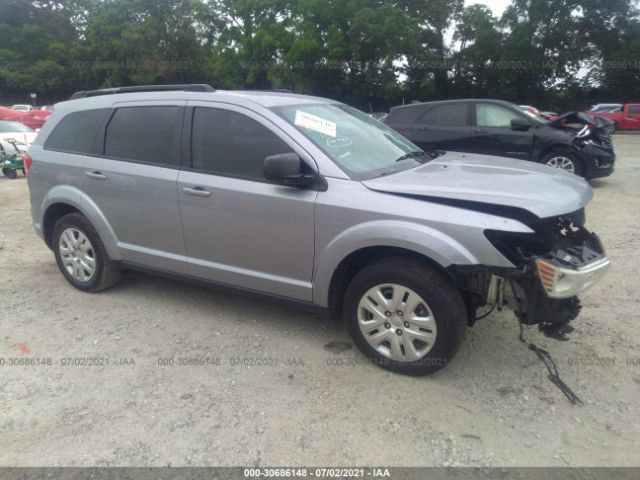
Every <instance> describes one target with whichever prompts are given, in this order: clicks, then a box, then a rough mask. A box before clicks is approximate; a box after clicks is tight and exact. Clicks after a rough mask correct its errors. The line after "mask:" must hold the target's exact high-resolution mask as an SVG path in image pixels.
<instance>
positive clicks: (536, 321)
mask: <svg viewBox="0 0 640 480" xmlns="http://www.w3.org/2000/svg"><path fill="white" fill-rule="evenodd" d="M582 223H584V210H579V211H577V212H573V213H571V214H567V215H563V216H560V217H554V218H546V219H542V220H539V221H537V222H535V224H532V225H530V226H531V228H532V229H533V230H534V233H529V234H522V233H517V234H514V233H510V232H501V231H496V230H487V231H486V232H485V235H486V236H487V238H488V239H489V241H490V242H491V243H492V244H493V245H494V246H495V247H496V248H497V249H498V250H499V251H500V253H502V254H503V255H504V256H505V257H506V258H507V259H508V260H509V261H510V262H512V263H513V264H514V265H515V266H516V268H513V269H506V268H492V267H481V266H478V267H460V266H457V267H453V270H454V272H453V273H454V275H455V276H456V279H457V282H458V285H459V286H460V288H461V289H462V291H463V294H464V295H465V299H466V302H467V310H468V313H469V324H473V323H474V322H475V321H476V320H477V319H478V318H477V316H476V311H477V310H478V309H479V308H482V307H490V308H491V310H493V309H494V308H496V309H498V310H501V309H502V308H504V307H508V308H510V309H511V310H513V311H514V313H515V315H516V317H517V318H518V320H519V322H520V323H521V324H524V325H538V326H539V329H540V330H541V331H543V332H544V333H545V334H546V335H547V336H549V337H552V338H556V339H560V340H565V339H566V334H567V333H569V332H570V331H571V330H573V329H572V328H571V327H570V326H569V322H571V320H573V319H574V318H576V317H577V316H578V314H579V312H580V301H579V299H578V297H577V294H578V293H580V292H583V291H585V290H587V289H588V288H590V287H591V286H593V285H595V284H596V283H597V282H598V281H599V280H600V279H601V278H602V277H603V276H604V274H605V273H606V271H607V270H608V268H609V265H610V262H609V260H608V259H607V257H606V255H605V252H604V249H603V247H602V244H601V242H600V240H599V238H598V236H597V235H596V234H595V233H591V232H589V231H588V230H587V229H586V228H584V227H583V226H582Z"/></svg>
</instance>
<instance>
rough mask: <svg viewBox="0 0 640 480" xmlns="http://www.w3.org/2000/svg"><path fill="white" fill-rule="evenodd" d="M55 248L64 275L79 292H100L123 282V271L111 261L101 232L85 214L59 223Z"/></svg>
mask: <svg viewBox="0 0 640 480" xmlns="http://www.w3.org/2000/svg"><path fill="white" fill-rule="evenodd" d="M63 235H64V237H63ZM83 236H84V238H86V241H84V240H82V239H83ZM52 247H53V251H54V253H55V257H56V263H57V264H58V268H59V269H60V272H62V274H63V275H64V277H65V278H66V279H67V281H68V282H69V283H70V284H71V285H73V286H74V287H76V288H77V289H78V290H82V291H83V292H99V291H101V290H106V289H107V288H109V287H111V286H113V285H115V284H116V283H117V282H118V280H120V271H119V270H118V269H117V268H116V266H115V265H114V263H113V262H112V261H111V259H109V256H108V255H107V252H106V250H105V248H104V245H103V243H102V241H101V240H100V237H99V235H98V232H96V229H95V228H94V227H93V225H91V223H90V222H89V220H87V218H86V217H85V216H84V215H82V214H81V213H70V214H68V215H65V216H64V217H62V218H61V219H60V220H58V222H57V223H56V225H55V227H54V229H53V241H52ZM63 256H64V258H63ZM92 259H93V260H92ZM91 267H93V269H92V273H91V275H89V273H90V272H91Z"/></svg>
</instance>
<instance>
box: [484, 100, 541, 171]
mask: <svg viewBox="0 0 640 480" xmlns="http://www.w3.org/2000/svg"><path fill="white" fill-rule="evenodd" d="M514 119H525V120H528V119H527V118H526V115H525V114H524V113H522V112H517V111H516V110H515V109H513V110H512V109H510V108H507V107H505V106H503V105H498V104H494V103H476V104H475V125H474V127H473V137H472V140H471V141H472V143H473V151H474V152H477V153H483V154H486V155H497V156H500V157H511V158H518V159H520V160H529V159H531V153H532V148H533V132H532V131H531V129H529V130H526V131H522V130H514V129H512V128H511V120H514Z"/></svg>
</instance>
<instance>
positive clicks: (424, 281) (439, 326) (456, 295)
mask: <svg viewBox="0 0 640 480" xmlns="http://www.w3.org/2000/svg"><path fill="white" fill-rule="evenodd" d="M381 286H382V287H383V289H382V290H380V288H379V287H381ZM385 288H386V289H387V290H386V292H385V290H384V289H385ZM389 288H391V292H389V290H388V289H389ZM371 292H383V293H386V294H387V295H388V296H390V297H391V299H389V298H386V299H385V300H386V301H388V302H390V303H389V304H387V305H386V306H384V305H383V302H382V301H381V299H380V297H379V296H378V297H375V295H374V294H372V293H371ZM415 295H417V296H418V297H419V300H420V302H418V303H417V306H416V307H415V308H413V309H412V308H411V307H410V306H409V304H411V303H416V297H415ZM373 297H375V298H376V299H377V300H378V307H381V306H384V307H385V308H384V309H385V310H386V309H387V308H389V310H386V315H385V314H384V313H383V312H382V311H381V310H382V309H379V312H380V313H379V314H378V315H374V314H373V313H372V311H371V309H370V307H371V306H372V304H371V301H370V300H373ZM395 299H400V301H398V302H397V303H396V306H391V303H393V300H395ZM405 299H406V300H405ZM403 300H404V303H403ZM361 302H365V303H366V305H367V307H366V308H363V306H362V303H361ZM374 302H375V300H374ZM405 306H406V309H405V308H404V307H405ZM403 309H404V315H405V316H402V315H400V313H399V312H400V311H402V310H403ZM391 310H395V311H394V312H393V313H392V315H391V316H387V315H388V314H389V313H391ZM383 315H384V318H385V320H384V321H383V320H382V319H383ZM343 316H344V320H345V322H346V324H347V327H348V330H349V333H350V335H351V337H352V339H353V341H354V343H355V344H356V346H357V347H358V348H359V349H360V351H362V353H363V354H364V355H365V356H367V357H369V358H370V359H371V360H372V361H373V362H374V363H375V364H376V365H378V366H381V367H382V368H385V369H387V370H391V371H393V372H396V373H401V374H404V375H413V376H418V375H429V374H432V373H434V372H436V371H438V370H440V369H441V368H443V367H445V366H446V365H447V364H448V363H449V361H451V359H452V358H453V357H454V356H455V354H456V353H457V351H458V349H459V348H460V345H461V344H462V341H463V339H464V334H465V331H466V328H467V313H466V308H465V305H464V301H463V299H462V296H461V294H460V292H459V291H458V289H457V288H456V286H455V285H454V284H453V282H451V280H449V279H448V278H446V277H445V276H444V275H443V274H441V273H440V272H438V271H436V270H435V269H433V268H431V267H429V266H427V265H425V264H423V263H420V262H419V261H416V260H415V259H408V258H404V257H393V258H388V259H385V260H382V261H380V262H378V263H375V264H373V265H371V266H368V267H366V268H364V269H363V270H361V271H360V272H359V273H357V274H356V275H355V277H354V278H353V279H352V280H351V283H350V284H349V286H348V287H347V291H346V295H345V299H344V305H343ZM369 317H372V318H373V320H370V319H369ZM412 318H414V319H418V318H420V320H419V327H418V326H416V324H414V323H413V320H410V322H409V323H406V321H407V319H412ZM371 321H373V322H375V323H377V324H378V325H379V326H378V327H376V330H374V331H373V333H371V332H369V333H365V330H366V329H369V330H371V326H372V325H373V323H370V322H371ZM364 322H367V325H366V326H361V325H362V324H363V323H364ZM434 326H435V328H434ZM403 327H404V328H403ZM418 329H420V330H418ZM429 330H430V331H431V332H430V333H428V331H429ZM399 332H401V333H399ZM416 334H417V336H419V337H420V339H419V340H418V339H417V338H416ZM423 339H424V341H423ZM416 340H417V342H416ZM396 341H397V342H398V343H399V344H400V345H402V346H401V347H398V343H395V342H396ZM370 342H373V344H372V343H370ZM385 342H386V343H385ZM391 342H394V345H393V346H392V344H391ZM376 344H377V345H376ZM374 345H375V346H374ZM392 348H395V352H396V353H399V354H400V355H397V354H396V355H394V353H393V349H392ZM410 350H411V352H410ZM410 353H412V354H413V357H412V355H411V354H410ZM416 353H417V354H418V355H420V356H416ZM401 357H402V358H401Z"/></svg>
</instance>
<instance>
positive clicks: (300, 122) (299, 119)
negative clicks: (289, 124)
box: [294, 110, 336, 138]
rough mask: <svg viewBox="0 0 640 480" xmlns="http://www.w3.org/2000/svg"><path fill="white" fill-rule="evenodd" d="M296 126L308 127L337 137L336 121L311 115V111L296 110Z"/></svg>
mask: <svg viewBox="0 0 640 480" xmlns="http://www.w3.org/2000/svg"><path fill="white" fill-rule="evenodd" d="M294 124H295V126H296V127H302V128H308V129H309V130H313V131H314V132H319V133H323V134H325V135H328V136H330V137H333V138H335V137H336V122H330V121H329V120H325V119H324V118H322V117H317V116H316V115H311V114H310V113H305V112H301V111H300V110H296V119H295V122H294Z"/></svg>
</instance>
